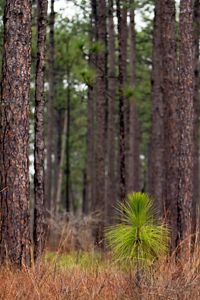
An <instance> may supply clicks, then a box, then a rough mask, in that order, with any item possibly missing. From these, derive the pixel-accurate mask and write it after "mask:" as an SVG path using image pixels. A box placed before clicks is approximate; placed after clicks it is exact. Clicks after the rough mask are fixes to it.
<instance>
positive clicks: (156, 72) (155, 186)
mask: <svg viewBox="0 0 200 300" xmlns="http://www.w3.org/2000/svg"><path fill="white" fill-rule="evenodd" d="M161 8H162V3H161V1H159V0H157V1H156V2H155V19H154V36H153V70H152V95H151V98H152V128H151V144H150V160H149V192H150V194H151V195H152V196H153V197H154V198H155V203H156V206H157V208H158V209H159V212H160V214H161V216H162V215H163V212H164V199H163V196H164V195H163V189H164V176H165V172H164V149H165V145H164V119H163V118H164V111H163V90H162V89H163V79H162V70H163V54H162V45H161Z"/></svg>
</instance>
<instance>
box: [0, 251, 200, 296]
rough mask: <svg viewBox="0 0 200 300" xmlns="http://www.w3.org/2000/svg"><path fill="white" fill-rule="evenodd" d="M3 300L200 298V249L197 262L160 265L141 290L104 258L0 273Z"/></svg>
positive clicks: (155, 267) (132, 276) (45, 264)
mask: <svg viewBox="0 0 200 300" xmlns="http://www.w3.org/2000/svg"><path fill="white" fill-rule="evenodd" d="M0 299H3V300H14V299H19V300H23V299H27V300H35V299H45V300H48V299H52V300H54V299H55V300H56V299H59V300H61V299H63V300H64V299H65V300H66V299H69V300H70V299H72V300H79V299H83V300H90V299H91V300H92V299H94V300H103V299H105V300H125V299H129V300H136V299H142V300H143V299H144V300H159V299H180V300H186V299H190V300H193V299H194V300H196V299H200V249H199V248H197V249H196V250H195V254H194V257H193V259H192V260H191V261H190V262H189V261H188V260H187V258H185V259H183V261H182V262H179V263H178V264H175V263H174V262H173V259H171V260H168V261H166V260H163V261H162V262H157V263H156V264H155V265H154V267H153V268H152V270H151V271H149V272H147V273H146V274H145V275H144V276H143V278H142V282H141V286H140V287H138V286H137V285H136V283H135V278H134V273H133V274H130V272H127V271H124V270H122V269H120V268H119V267H116V266H114V265H113V264H112V263H111V261H110V260H109V259H107V258H104V261H103V266H102V265H101V263H100V264H99V266H97V265H95V267H94V268H93V269H92V268H87V267H82V266H81V265H80V264H77V266H73V267H70V268H68V267H67V266H66V267H63V268H60V269H59V268H56V265H55V264H54V263H43V264H42V265H40V267H34V268H32V269H27V270H26V269H24V270H22V271H14V270H11V269H10V268H4V269H2V270H1V271H0Z"/></svg>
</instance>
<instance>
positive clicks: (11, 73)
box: [0, 0, 31, 267]
mask: <svg viewBox="0 0 200 300" xmlns="http://www.w3.org/2000/svg"><path fill="white" fill-rule="evenodd" d="M30 67H31V1H30V0H21V1H14V0H7V1H6V3H5V13H4V55H3V79H2V91H1V127H0V147H1V151H0V178H1V193H0V211H1V220H0V229H1V230H0V262H1V263H5V262H6V261H7V260H8V261H9V262H11V263H13V264H14V265H16V266H18V267H22V266H24V265H25V266H30V264H31V257H30V245H31V243H30V212H29V158H28V150H29V117H28V113H29V90H30Z"/></svg>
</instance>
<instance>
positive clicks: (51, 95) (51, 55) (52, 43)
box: [45, 0, 55, 210]
mask: <svg viewBox="0 0 200 300" xmlns="http://www.w3.org/2000/svg"><path fill="white" fill-rule="evenodd" d="M54 26H55V12H54V0H51V13H50V20H49V59H48V60H49V62H48V65H49V94H48V129H47V130H48V132H47V170H46V189H45V192H46V197H45V198H46V203H47V207H48V209H49V210H51V207H52V205H53V203H52V152H53V139H52V136H53V124H54V113H53V101H54V84H55V79H54V77H55V74H54V56H55V41H54Z"/></svg>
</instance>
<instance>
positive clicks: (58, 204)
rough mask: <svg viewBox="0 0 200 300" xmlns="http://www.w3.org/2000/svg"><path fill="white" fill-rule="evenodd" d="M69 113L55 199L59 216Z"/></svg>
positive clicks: (66, 113)
mask: <svg viewBox="0 0 200 300" xmlns="http://www.w3.org/2000/svg"><path fill="white" fill-rule="evenodd" d="M67 117H68V112H67V109H66V110H65V115H64V124H63V131H62V145H61V156H60V164H59V168H58V175H57V176H58V181H57V188H56V198H55V212H56V214H58V212H59V206H60V203H61V195H62V183H63V175H64V172H63V168H64V166H65V158H66V140H67V125H68V118H67Z"/></svg>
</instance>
